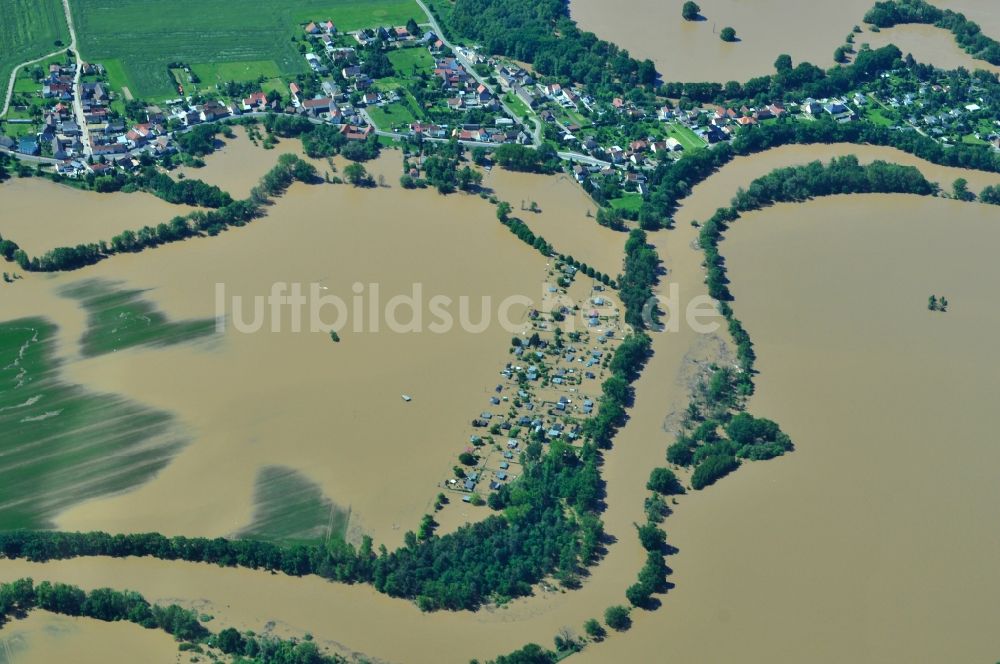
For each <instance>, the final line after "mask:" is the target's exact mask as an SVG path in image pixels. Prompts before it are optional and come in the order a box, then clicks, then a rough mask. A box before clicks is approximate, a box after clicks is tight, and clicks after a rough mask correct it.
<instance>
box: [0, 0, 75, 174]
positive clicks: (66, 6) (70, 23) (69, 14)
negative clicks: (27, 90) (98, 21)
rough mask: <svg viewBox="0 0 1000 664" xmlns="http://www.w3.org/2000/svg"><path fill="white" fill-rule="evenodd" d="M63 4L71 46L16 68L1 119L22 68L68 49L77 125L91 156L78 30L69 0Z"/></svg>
mask: <svg viewBox="0 0 1000 664" xmlns="http://www.w3.org/2000/svg"><path fill="white" fill-rule="evenodd" d="M62 3H63V12H64V13H65V14H66V25H67V26H68V27H69V37H70V42H69V46H68V47H66V48H60V49H59V50H57V51H53V52H51V53H49V54H47V55H43V56H42V57H40V58H35V59H34V60H29V61H28V62H22V63H21V64H19V65H18V66H16V67H14V71H13V72H11V74H10V81H9V82H8V83H7V96H6V97H5V98H4V102H3V110H2V111H0V117H3V116H5V115H7V111H8V110H10V100H11V98H12V97H13V95H14V83H15V81H16V80H17V72H18V71H20V70H21V68H22V67H27V66H30V65H33V64H35V63H36V62H41V61H42V60H45V59H47V58H51V57H54V56H56V55H59V54H60V53H63V52H65V51H66V50H67V49H68V50H70V51H72V52H73V56H74V57H75V58H76V77H75V78H74V80H73V115H74V117H75V118H76V123H77V124H78V125H79V126H80V131H82V132H83V149H84V153H85V154H90V130H89V129H88V128H87V123H86V121H85V120H84V116H83V104H82V103H81V102H80V74H81V71H80V70H81V68H82V67H81V65H82V64H83V63H82V61H81V60H80V52H79V51H78V50H77V46H76V28H75V26H74V25H73V13H72V12H71V11H70V8H69V0H62Z"/></svg>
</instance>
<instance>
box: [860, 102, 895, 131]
mask: <svg viewBox="0 0 1000 664" xmlns="http://www.w3.org/2000/svg"><path fill="white" fill-rule="evenodd" d="M865 118H866V119H867V120H868V121H869V122H872V123H874V124H877V125H882V126H883V127H891V126H893V125H894V124H896V123H895V122H894V121H893V120H892V119H891V118H888V117H886V111H885V110H884V109H882V108H880V107H878V106H872V105H870V106H868V107H867V108H866V109H865Z"/></svg>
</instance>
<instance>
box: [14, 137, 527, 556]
mask: <svg viewBox="0 0 1000 664" xmlns="http://www.w3.org/2000/svg"><path fill="white" fill-rule="evenodd" d="M383 162H384V163H382V164H376V165H375V166H373V167H372V170H373V171H375V172H377V173H378V172H381V170H382V169H384V170H385V172H390V171H393V170H394V171H395V172H396V173H398V172H399V155H398V153H392V154H389V155H387V156H386V157H385V158H384V159H383ZM49 187H53V185H51V184H49ZM34 204H35V205H40V202H39V201H38V200H37V199H36V200H35V201H34ZM450 246H460V247H462V251H460V252H453V251H445V250H444V249H443V248H444V247H450ZM545 274H546V261H545V259H544V258H543V257H542V256H540V255H539V254H538V253H537V252H535V251H534V250H533V249H531V248H530V247H528V246H526V245H524V244H523V243H521V242H520V241H518V240H517V239H516V238H515V237H514V236H513V235H512V234H511V233H510V232H509V231H507V229H506V228H504V227H503V226H502V225H501V224H499V223H498V222H497V221H496V218H495V215H494V211H493V208H492V207H491V206H490V205H488V204H486V203H485V202H484V201H482V200H480V199H479V198H478V197H476V196H469V195H462V194H456V195H453V196H449V197H442V196H439V195H438V194H437V193H434V192H430V191H419V192H406V191H404V190H402V189H400V188H398V187H395V188H380V189H378V190H358V189H355V188H353V187H350V186H347V185H314V186H307V185H296V186H295V187H293V188H292V190H291V191H290V192H289V193H288V194H287V195H286V196H285V197H284V198H282V199H281V200H280V201H279V202H278V203H277V204H276V205H275V206H273V207H272V208H271V209H270V210H269V214H268V216H267V217H266V218H264V219H261V220H258V221H256V222H254V223H253V224H251V225H249V226H247V227H245V228H242V229H236V230H233V231H230V232H227V233H224V234H222V235H221V236H219V237H216V238H211V239H201V240H194V241H189V242H185V243H180V244H174V245H169V246H166V247H161V248H158V249H157V250H154V251H148V252H144V253H142V254H135V255H123V256H117V257H114V258H112V259H110V260H107V261H104V262H102V263H100V264H98V265H96V266H92V267H90V268H87V269H84V270H81V271H78V272H74V273H71V274H65V275H59V276H56V277H50V278H44V277H39V278H33V279H28V280H25V281H23V282H18V283H17V284H15V285H14V286H11V287H8V288H5V289H4V290H3V291H2V294H0V296H2V297H3V298H4V317H5V318H7V317H8V316H9V317H10V318H13V317H15V316H24V315H31V314H44V315H49V316H50V317H51V318H52V319H53V320H54V322H56V323H57V324H59V325H63V324H65V325H66V326H67V328H68V329H70V330H73V331H74V333H75V334H79V329H80V325H81V318H80V316H79V315H78V314H76V313H68V312H67V313H64V312H66V311H67V307H66V306H65V304H58V305H57V304H56V303H55V302H54V301H55V300H57V298H56V297H55V296H54V295H53V293H54V292H55V291H57V290H58V289H59V288H61V287H64V286H66V285H67V284H72V283H76V282H78V281H81V280H87V279H101V280H104V281H107V282H109V283H115V284H119V285H120V286H121V287H123V288H136V289H140V290H144V291H146V293H145V297H147V298H148V299H149V300H151V301H152V302H153V303H154V304H155V305H156V306H157V307H158V308H159V309H161V310H163V311H164V312H165V313H166V314H167V315H168V316H171V317H174V318H185V319H186V318H205V317H212V316H214V315H215V304H216V303H215V299H216V284H224V287H225V289H226V293H227V297H232V296H243V297H244V298H252V297H254V296H258V295H260V296H264V295H267V294H268V293H269V292H270V290H271V287H272V284H273V283H275V282H287V283H293V282H298V283H302V284H304V289H305V290H306V291H307V292H308V287H309V286H308V285H309V284H311V283H314V282H315V283H317V284H320V285H321V287H322V288H325V289H327V290H323V291H321V294H323V295H331V294H336V295H337V296H339V297H340V298H342V299H343V300H344V301H345V302H346V303H347V304H349V305H350V307H353V306H354V295H355V292H354V290H352V289H353V286H354V284H356V283H357V284H361V285H363V286H364V289H363V293H362V294H363V295H365V296H366V297H365V299H364V300H363V301H362V304H363V305H364V307H365V311H364V317H367V316H368V315H369V313H370V309H372V306H373V305H372V303H373V302H374V301H375V298H376V296H375V295H374V292H373V289H372V287H371V284H378V290H379V293H378V296H377V297H378V298H379V301H380V304H375V305H374V306H375V307H377V308H381V307H385V306H386V304H387V303H388V302H389V300H390V298H392V297H393V296H395V295H401V294H411V293H412V292H413V288H414V284H418V286H417V287H418V288H422V289H423V293H424V306H423V313H422V316H423V323H422V326H423V328H424V332H423V333H400V334H397V333H393V332H392V331H390V330H389V329H388V328H387V327H386V324H385V322H380V330H379V331H378V332H373V331H368V330H370V329H371V327H370V325H369V324H368V323H367V318H363V319H361V320H358V319H354V318H352V319H351V321H350V322H349V324H348V329H346V330H345V331H342V332H341V338H342V341H341V342H340V343H339V344H336V343H333V342H332V341H331V340H330V338H329V336H328V335H327V334H326V333H323V332H317V333H308V332H292V331H291V329H290V323H291V321H290V317H289V316H288V314H287V312H286V313H285V316H284V319H283V323H282V331H281V332H278V333H273V332H269V331H261V332H259V333H254V334H242V333H239V332H238V331H236V330H234V329H233V326H232V325H230V326H229V327H228V328H227V331H226V333H225V334H224V335H222V338H221V339H219V340H215V341H213V342H211V343H210V344H208V345H205V344H200V345H181V346H173V347H170V348H167V349H152V350H151V349H146V348H141V349H133V350H130V351H124V352H118V353H115V354H113V355H110V356H108V355H105V356H101V357H97V358H92V359H87V360H78V361H74V362H73V363H71V364H69V365H68V366H67V367H66V374H67V376H68V378H69V379H70V380H72V381H74V382H77V383H80V384H82V385H85V386H87V387H89V388H91V389H94V390H100V391H104V392H110V393H116V394H127V395H129V397H130V398H132V399H134V400H136V401H139V402H141V403H144V404H146V405H150V406H155V407H156V408H159V409H162V410H164V411H167V412H171V413H173V414H174V415H175V417H176V419H177V420H178V425H179V426H182V427H184V430H185V431H186V432H188V433H189V435H190V437H191V438H192V439H193V440H194V441H195V443H194V444H192V445H190V446H188V447H187V448H186V449H185V450H184V451H183V452H182V453H181V454H180V455H179V456H178V457H177V458H176V459H175V460H174V462H173V463H172V464H171V465H170V466H169V467H168V468H167V469H165V470H164V471H163V472H162V473H161V474H160V475H159V476H158V477H157V478H156V479H154V480H153V481H151V482H150V483H148V484H146V485H145V486H143V487H142V488H140V489H138V490H136V491H134V492H131V493H127V494H122V495H117V496H111V497H108V498H105V499H99V500H95V501H91V502H88V503H85V504H82V505H79V506H77V507H75V508H73V509H71V510H69V511H68V512H66V513H64V514H62V515H61V516H60V517H59V518H58V519H57V523H58V524H59V526H60V527H63V528H68V529H91V528H100V529H107V530H112V531H146V530H158V531H162V532H166V533H173V534H180V533H185V534H194V535H224V534H228V533H232V532H236V531H237V530H239V529H241V528H243V527H245V526H247V525H248V524H249V522H250V520H251V512H252V508H253V500H252V492H253V487H254V482H255V477H256V474H257V473H258V472H259V470H260V469H261V468H264V467H267V466H270V465H281V466H285V467H289V468H293V469H296V470H299V471H300V472H302V473H303V474H304V475H305V476H306V478H307V479H309V480H310V481H312V482H315V483H317V484H318V485H319V486H320V487H321V488H322V490H323V492H324V493H325V495H326V496H327V497H329V498H330V499H331V500H332V501H333V502H334V503H336V504H337V505H339V506H341V507H343V508H346V509H350V510H351V514H352V522H351V526H352V530H354V531H356V532H365V533H368V534H371V535H372V536H374V537H375V539H376V541H378V542H384V543H385V544H387V545H388V546H390V547H394V546H396V545H398V544H399V543H401V541H402V536H403V533H404V531H405V530H406V529H408V528H412V527H414V526H415V524H416V523H417V522H418V521H419V518H420V516H421V515H422V514H423V513H424V512H426V511H429V506H430V504H431V503H432V502H433V498H434V496H435V495H436V494H437V492H438V491H439V490H440V489H439V484H440V482H441V481H442V480H444V479H446V478H447V477H448V476H450V473H451V470H450V469H451V466H452V465H453V463H454V457H455V456H457V454H458V453H459V452H461V451H462V450H463V449H464V445H465V444H466V442H467V440H468V431H467V429H468V422H469V420H471V418H472V417H474V416H475V415H477V414H478V413H479V412H481V411H482V410H483V408H484V406H486V405H488V403H487V401H488V397H489V395H490V394H491V393H492V387H493V385H495V382H496V381H495V380H494V379H495V376H496V374H497V372H498V371H499V370H500V368H501V367H502V362H503V361H504V358H505V353H506V348H507V346H508V340H509V338H510V334H511V333H510V332H508V331H505V330H504V329H502V328H501V327H500V326H499V325H497V324H495V323H496V320H495V319H496V316H497V306H498V305H499V303H500V302H501V301H502V300H503V298H505V297H508V296H511V295H518V296H522V297H527V298H532V299H535V300H537V299H540V298H541V296H542V294H543V292H542V291H543V284H544V281H545ZM434 295H442V296H448V297H451V298H453V300H454V305H453V306H451V307H450V309H449V310H450V311H451V313H452V315H453V316H454V317H455V319H456V324H455V325H454V326H453V329H452V330H450V331H448V332H447V333H432V332H428V331H427V329H428V326H429V325H430V324H431V323H433V322H434V320H435V318H434V317H433V316H432V315H431V313H430V312H429V311H428V309H427V300H428V299H429V298H430V297H432V296H434ZM463 296H466V297H468V298H471V301H470V303H469V305H468V306H467V307H466V309H468V315H467V317H468V318H469V319H470V321H471V322H472V323H474V324H475V323H478V322H479V321H480V319H481V311H482V305H481V302H480V298H481V297H483V296H487V297H490V298H492V301H493V302H492V305H491V306H492V309H491V311H490V312H488V313H489V314H490V315H491V316H492V317H493V319H494V320H493V323H491V324H490V325H488V326H487V327H486V329H485V330H484V331H483V332H481V333H466V332H464V331H463V330H461V329H460V325H459V324H458V322H459V321H458V319H459V316H460V315H461V310H460V307H459V304H458V302H459V299H460V298H461V297H463ZM49 305H52V308H51V309H49ZM69 308H70V309H72V308H73V307H69ZM243 310H244V314H243V317H244V318H245V319H246V320H250V319H251V318H252V316H251V306H250V302H249V301H248V302H246V303H245V306H244V308H243ZM399 312H400V313H399V320H400V322H401V323H404V324H405V323H407V322H408V321H409V320H410V315H409V313H408V309H407V308H406V307H405V306H404V307H403V308H402V309H400V310H399ZM525 315H526V309H525V306H524V305H523V304H516V305H515V306H514V307H513V309H512V310H511V318H512V321H513V322H515V323H523V321H524V318H525ZM324 316H325V318H326V319H327V320H331V319H332V318H334V317H335V314H334V312H333V311H332V310H331V309H327V310H326V311H325V312H324ZM308 319H309V317H308V315H306V316H305V321H304V325H305V326H308ZM355 322H358V323H363V329H362V330H361V331H357V332H356V331H355V327H354V325H355ZM269 324H270V322H268V325H269ZM306 329H308V328H306ZM61 340H62V342H63V343H62V346H63V347H64V348H67V349H71V348H72V344H73V342H74V340H73V339H72V336H70V338H68V339H67V338H66V337H65V336H64V337H62V338H61ZM67 355H69V356H71V357H72V356H73V351H72V350H68V352H67ZM404 393H405V394H408V395H411V396H412V397H413V401H412V402H410V403H406V402H404V401H403V400H402V399H401V398H400V395H401V394H404Z"/></svg>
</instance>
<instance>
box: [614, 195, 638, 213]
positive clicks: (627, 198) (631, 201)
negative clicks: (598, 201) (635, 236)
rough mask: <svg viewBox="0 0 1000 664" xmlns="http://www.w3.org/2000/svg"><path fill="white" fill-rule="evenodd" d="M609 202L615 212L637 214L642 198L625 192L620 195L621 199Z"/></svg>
mask: <svg viewBox="0 0 1000 664" xmlns="http://www.w3.org/2000/svg"><path fill="white" fill-rule="evenodd" d="M609 202H610V203H611V207H613V208H614V209H616V210H625V211H626V212H638V211H639V208H641V207H642V196H640V195H639V194H636V193H634V192H632V193H630V192H626V193H624V194H622V196H621V198H612V199H611V200H610V201H609Z"/></svg>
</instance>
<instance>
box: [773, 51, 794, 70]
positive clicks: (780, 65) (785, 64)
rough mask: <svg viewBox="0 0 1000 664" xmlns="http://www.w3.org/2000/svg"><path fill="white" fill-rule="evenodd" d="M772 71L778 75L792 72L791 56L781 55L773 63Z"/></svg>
mask: <svg viewBox="0 0 1000 664" xmlns="http://www.w3.org/2000/svg"><path fill="white" fill-rule="evenodd" d="M774 69H775V70H776V71H777V72H778V73H779V74H781V73H783V72H787V71H791V70H792V56H790V55H788V54H787V53H782V54H781V55H779V56H778V58H777V59H776V60H775V61H774Z"/></svg>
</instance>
